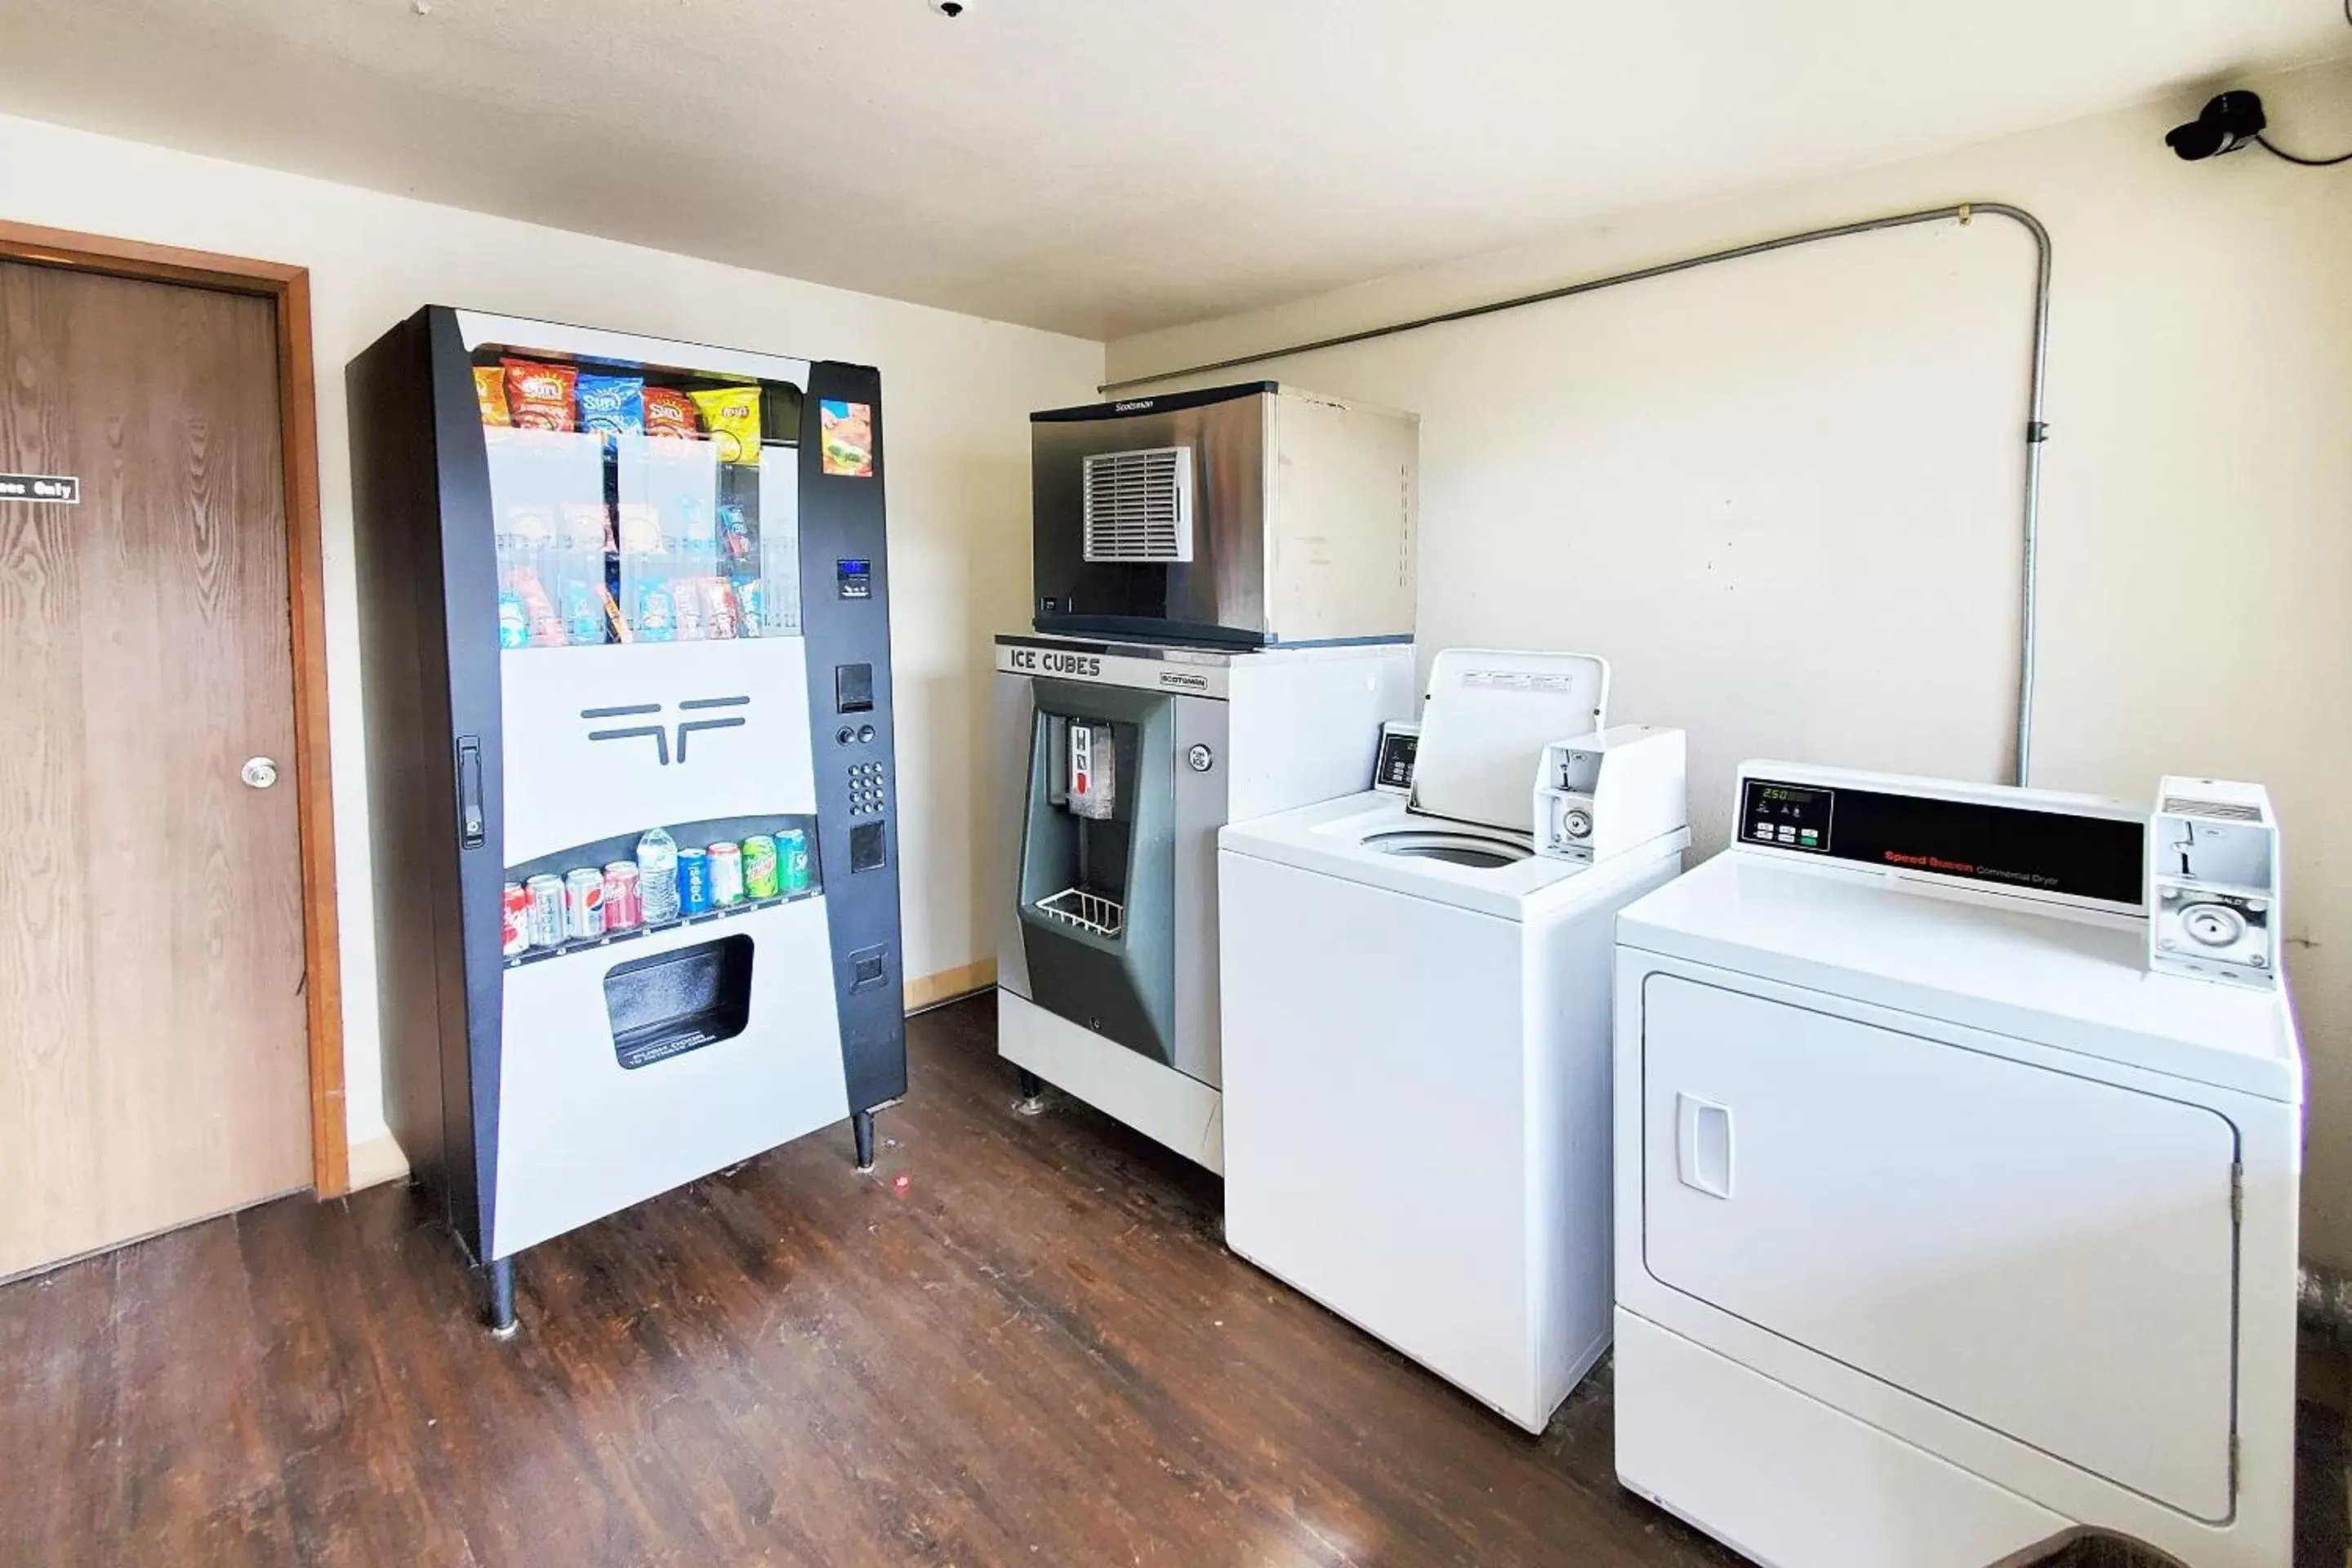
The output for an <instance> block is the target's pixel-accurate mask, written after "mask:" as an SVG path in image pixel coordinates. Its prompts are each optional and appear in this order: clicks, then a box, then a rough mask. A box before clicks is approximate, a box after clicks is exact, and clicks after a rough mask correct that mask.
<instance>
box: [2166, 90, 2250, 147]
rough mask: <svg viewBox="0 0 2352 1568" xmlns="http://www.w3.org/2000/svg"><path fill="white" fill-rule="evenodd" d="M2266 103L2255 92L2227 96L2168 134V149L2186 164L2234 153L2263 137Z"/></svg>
mask: <svg viewBox="0 0 2352 1568" xmlns="http://www.w3.org/2000/svg"><path fill="white" fill-rule="evenodd" d="M2267 123H2269V122H2268V121H2265V120H2264V119H2263V100H2261V99H2260V98H2258V97H2256V96H2255V95H2254V94H2252V93H2251V92H2225V93H2223V94H2222V95H2221V97H2219V98H2217V99H2215V100H2212V101H2211V102H2210V103H2208V104H2207V105H2206V106H2205V107H2204V108H2203V109H2201V110H2198V112H2197V118H2196V119H2194V120H2192V121H2189V123H2188V124H2186V125H2181V126H2176V127H2175V128H2173V129H2172V130H2171V131H2169V132H2166V133H2165V138H2164V142H2165V145H2166V146H2168V147H2169V148H2171V149H2172V150H2173V151H2174V152H2175V153H2179V154H2180V157H2181V161H2182V162H2183V163H2196V162H2197V161H2198V160H2200V159H2201V158H2216V157H2219V156H2221V154H2222V153H2234V152H2236V151H2237V150H2238V149H2239V148H2241V147H2242V146H2244V145H2245V144H2246V143H2247V142H2252V140H2254V138H2256V137H2257V136H2260V135H2261V134H2262V133H2263V126H2264V125H2266V124H2267Z"/></svg>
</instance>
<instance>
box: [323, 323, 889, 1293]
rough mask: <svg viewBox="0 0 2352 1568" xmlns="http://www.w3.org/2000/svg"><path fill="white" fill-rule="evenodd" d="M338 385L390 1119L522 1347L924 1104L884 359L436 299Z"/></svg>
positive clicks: (867, 1143) (860, 1157) (864, 1152)
mask: <svg viewBox="0 0 2352 1568" xmlns="http://www.w3.org/2000/svg"><path fill="white" fill-rule="evenodd" d="M349 388H350V395H351V408H352V459H353V461H352V489H353V492H354V500H355V502H356V507H357V512H358V520H357V521H358V542H359V588H360V606H361V616H362V638H363V658H364V662H365V668H366V679H367V699H368V700H367V712H368V762H369V772H370V777H369V792H368V793H369V809H370V814H371V818H372V826H373V838H374V850H375V857H376V862H377V867H378V874H377V876H376V879H375V885H376V930H377V933H378V965H379V969H380V972H381V976H382V995H383V1053H384V1066H385V1090H386V1100H387V1103H386V1107H385V1110H386V1116H387V1119H388V1120H389V1121H390V1122H391V1125H392V1131H393V1132H394V1136H395V1137H396V1138H397V1139H398V1140H399V1142H400V1145H401V1148H402V1149H403V1151H404V1152H405V1153H406V1154H407V1156H408V1159H409V1163H410V1165H411V1168H412V1169H413V1170H414V1171H415V1173H416V1176H417V1177H418V1179H419V1181H420V1183H421V1184H422V1185H423V1186H424V1187H425V1191H426V1192H427V1194H429V1196H430V1197H431V1199H432V1201H433V1203H434V1205H435V1206H436V1209H437V1210H439V1211H440V1212H441V1213H443V1214H444V1215H445V1216H446V1219H447V1220H448V1222H449V1223H450V1225H451V1226H452V1227H453V1228H454V1229H455V1230H456V1231H457V1235H458V1237H459V1238H460V1239H461V1240H462V1241H463V1243H464V1244H465V1246H466V1247H467V1249H468V1251H469V1252H470V1253H471V1255H472V1257H473V1258H475V1259H476V1261H477V1262H478V1263H479V1264H481V1265H482V1266H483V1267H484V1268H485V1269H486V1270H487V1274H488V1295H489V1316H490V1321H491V1323H492V1325H493V1326H494V1327H496V1328H498V1329H499V1330H501V1331H503V1330H507V1329H510V1328H511V1327H512V1326H513V1323H514V1271H513V1260H514V1258H515V1255H516V1254H517V1253H519V1252H520V1251H521V1250H522V1249H523V1248H525V1247H530V1246H532V1245H534V1244H536V1243H538V1242H541V1241H544V1240H546V1239H548V1238H549V1237H554V1236H558V1235H561V1234H562V1233H563V1232H565V1231H568V1230H572V1229H573V1228H575V1227H577V1226H582V1225H585V1224H587V1223H589V1222H590V1221H592V1220H595V1219H598V1218H601V1217H602V1216H604V1215H608V1214H611V1213H613V1212H614V1211H616V1210H618V1209H621V1208H625V1207H626V1206H627V1205H631V1204H634V1203H637V1202H639V1201H641V1200H643V1199H646V1198H648V1197H651V1196H653V1195H655V1194H657V1193H661V1192H665V1191H667V1190H668V1189H669V1188H671V1187H675V1186H677V1185H679V1184H682V1183H686V1182H689V1181H693V1180H694V1179H696V1178H697V1177H699V1176H703V1175H707V1174H709V1173H711V1172H713V1171H717V1170H719V1169H722V1168H724V1167H726V1166H728V1165H730V1164H733V1163H737V1162H739V1161H741V1160H744V1159H747V1158H749V1157H751V1155H754V1154H757V1153H760V1152H763V1151H765V1150H768V1149H772V1148H773V1147H775V1146H776V1145H778V1144H780V1143H783V1142H789V1141H791V1140H793V1139H795V1138H799V1137H802V1136H803V1135H805V1134H807V1133H810V1132H813V1131H816V1130H818V1129H820V1128H823V1127H827V1126H830V1125H832V1124H834V1123H835V1122H838V1121H842V1120H843V1119H845V1118H848V1119H850V1120H851V1121H852V1123H853V1127H854V1131H855V1135H856V1149H857V1161H858V1163H859V1165H860V1166H861V1167H864V1166H867V1165H870V1164H871V1163H872V1159H873V1116H874V1112H875V1110H877V1108H879V1107H881V1106H883V1105H885V1104H887V1102H889V1101H890V1100H894V1099H896V1098H897V1097H898V1095H899V1094H900V1093H902V1092H903V1091H904V1089H905V1088H906V1081H907V1078H906V1040H905V1032H904V1023H903V1017H902V1013H901V995H902V988H901V979H902V976H901V973H900V967H899V933H898V830H897V824H896V817H895V815H894V809H893V803H894V800H895V797H896V793H897V787H896V784H897V781H896V778H895V774H894V771H893V766H892V750H891V689H890V644H889V622H888V582H889V573H888V565H887V552H886V550H885V543H884V523H883V501H882V442H881V400H880V381H879V377H878V376H877V374H876V373H875V372H874V371H872V370H870V369H864V368H860V367H857V366H854V365H844V364H830V363H809V362H806V361H798V360H787V359H780V358H775V357H773V356H770V355H765V354H754V353H735V352H731V351H728V350H723V349H713V348H707V347H703V346H700V345H696V344H687V343H676V342H662V341H659V340H656V339H648V338H639V337H631V336H627V335H625V334H622V333H616V332H604V331H592V330H588V329H583V328H578V327H569V326H562V325H558V324H555V323H552V322H546V321H519V320H514V319H511V318H506V317H499V316H489V315H483V314H480V313H478V312H474V311H467V310H450V309H447V308H446V307H442V306H433V307H428V308H427V309H425V310H420V311H418V312H417V313H416V314H415V316H412V317H410V318H409V319H408V320H407V321H404V322H402V323H401V324H400V325H399V326H397V327H395V328H394V329H393V330H392V331H390V332H388V333H386V334H385V335H384V336H383V338H382V339H381V340H380V341H378V342H376V343H375V344H374V346H373V347H372V348H370V349H368V350H367V351H366V352H365V353H362V355H361V356H360V357H359V358H358V359H357V360H355V361H353V362H352V365H351V367H350V373H349Z"/></svg>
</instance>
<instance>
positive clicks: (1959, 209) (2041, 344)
mask: <svg viewBox="0 0 2352 1568" xmlns="http://www.w3.org/2000/svg"><path fill="white" fill-rule="evenodd" d="M1979 215H1990V216H1994V217H2005V218H2008V219H2009V220H2010V221H2011V222H2012V223H2015V224H2018V225H2020V226H2022V227H2023V228H2024V230H2025V231H2026V233H2028V234H2030V235H2032V237H2033V249H2034V264H2035V265H2034V279H2033V361H2032V383H2031V390H2030V394H2029V395H2028V398H2027V407H2026V416H2025V508H2024V511H2025V515H2024V540H2023V544H2024V551H2023V566H2022V571H2021V583H2020V584H2019V599H2020V605H2019V631H2018V648H2017V741H2016V744H2017V769H2016V778H2015V781H2014V782H2016V783H2018V784H2024V783H2025V782H2026V780H2027V778H2028V777H2029V776H2030V773H2031V769H2032V758H2033V683H2034V660H2035V658H2036V655H2037V654H2038V652H2039V647H2038V645H2037V640H2036V636H2035V633H2036V630H2037V627H2036V624H2035V623H2036V617H2037V616H2038V614H2039V611H2040V605H2039V604H2038V603H2037V595H2038V592H2039V589H2040V574H2039V562H2038V559H2037V553H2038V549H2039V546H2040V543H2041V540H2040V533H2041V528H2042V443H2043V442H2044V441H2045V440H2047V439H2048V437H2049V426H2048V425H2047V424H2046V423H2045V422H2044V421H2043V419H2042V383H2043V379H2044V376H2045V374H2046V372H2047V369H2048V365H2049V359H2050V257H2051V245H2050V231H2049V230H2048V229H2046V228H2044V227H2042V220H2041V219H2039V218H2037V217H2035V216H2033V215H2032V213H2030V212H2027V211H2026V210H2025V209H2024V208H2023V207H2019V206H2011V205H2010V204H2009V203H2007V202H1958V203H1955V204H1954V205H1950V206H1944V207H1929V208H1927V209H1926V210H1924V211H1920V212H1909V213H1897V214H1895V215H1894V216H1888V217H1874V218H1864V219H1862V220H1861V221H1859V222H1857V223H1842V224H1837V225H1834V226H1831V227H1828V228H1809V229H1806V230H1804V231H1803V232H1802V233H1800V234H1784V235H1780V236H1777V237H1774V238H1771V239H1759V240H1757V241H1756V242H1754V243H1753V244H1750V245H1736V246H1733V247H1731V248H1730V249H1728V250H1710V251H1708V252H1707V253H1706V255H1704V256H1689V257H1685V258H1681V259H1680V260H1676V261H1661V262H1658V263H1657V264H1655V265H1654V266H1650V267H1639V268H1634V269H1633V271H1631V272H1613V273H1611V274H1610V275H1609V276H1608V277H1606V278H1589V279H1584V280H1583V281H1581V282H1578V283H1566V284H1562V285H1560V286H1559V288H1556V289H1542V290H1540V291H1539V292H1537V293H1533V294H1520V295H1517V296H1515V297H1513V298H1511V299H1508V300H1490V301H1488V302H1487V303H1486V304H1483V305H1465V306H1463V307H1462V308H1461V309H1459V310H1441V311H1439V312H1438V313H1437V314H1435V315H1433V316H1416V317H1415V318H1413V319H1412V321H1394V322H1391V323H1390V324H1388V325H1386V326H1381V327H1366V328H1364V329H1362V330H1361V331H1352V332H1341V333H1339V335H1338V336H1336V337H1328V338H1318V339H1316V340H1315V341H1314V342H1305V343H1293V344H1291V345H1290V346H1289V347H1287V348H1279V349H1267V350H1266V351H1265V352H1264V353H1247V354H1238V355H1235V356H1234V358H1232V359H1221V360H1214V361H1212V362H1210V363H1207V364H1195V365H1187V366H1185V367H1184V368H1183V369H1181V370H1165V371H1160V372H1158V373H1156V374H1151V375H1138V376H1129V377H1128V378H1127V379H1126V380H1124V381H1113V382H1106V383H1105V384H1103V385H1101V386H1100V387H1098V388H1097V391H1098V392H1100V393H1101V394H1102V395H1105V396H1110V395H1114V394H1117V393H1121V392H1126V391H1129V390H1130V389H1132V388H1134V387H1139V386H1150V385H1152V384H1155V383H1158V382H1162V381H1174V380H1177V379H1178V378H1180V377H1182V376H1192V375H1206V374H1211V373H1212V372H1215V371H1222V370H1235V369H1238V368H1240V367H1241V366H1243V365H1252V364H1264V363H1265V362H1266V361H1268V360H1276V359H1287V358H1288V357H1290V356H1291V355H1292V354H1306V353H1318V352H1319V351H1321V350H1324V349H1337V348H1346V347H1348V346H1349V344H1352V343H1364V342H1372V341H1373V340H1375V339H1378V338H1391V337H1394V336H1396V335H1397V334H1398V333H1400V332H1417V331H1421V330H1422V329H1423V328H1424V327H1442V326H1445V325H1447V324H1448V323H1451V322H1454V321H1475V320H1476V319H1477V318H1479V317H1481V316H1492V315H1496V314H1498V313H1500V312H1501V311H1504V310H1525V309H1526V308H1527V307H1528V306H1530V305H1548V304H1549V303H1551V302H1552V301H1553V300H1567V299H1572V298H1574V297H1575V296H1576V295H1579V294H1591V293H1594V292H1596V291H1598V290H1600V289H1614V288H1616V287H1617V286H1618V285H1619V284H1621V283H1639V282H1642V281H1643V280H1644V279H1651V278H1664V277H1667V276H1669V275H1670V274H1673V273H1676V272H1688V271H1691V270H1693V269H1694V268H1701V267H1712V266H1714V265H1715V264H1716V263H1717V262H1719V261H1737V260H1738V259H1740V258H1742V257H1748V256H1762V255H1765V254H1766V253H1768V252H1769V251H1775V250H1787V249H1790V248H1791V247H1795V246H1800V245H1811V244H1814V243H1815V242H1817V241H1820V240H1824V239H1843V238H1845V237H1848V236H1850V235H1857V234H1872V233H1875V232H1876V231H1878V230H1880V229H1885V228H1908V227H1911V226H1913V225H1916V224H1923V223H1945V222H1957V223H1959V224H1963V225H1965V224H1968V223H1969V222H1970V221H1972V220H1973V219H1974V218H1975V217H1977V216H1979Z"/></svg>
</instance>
